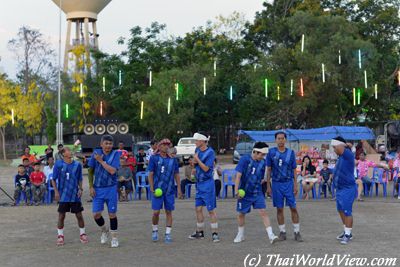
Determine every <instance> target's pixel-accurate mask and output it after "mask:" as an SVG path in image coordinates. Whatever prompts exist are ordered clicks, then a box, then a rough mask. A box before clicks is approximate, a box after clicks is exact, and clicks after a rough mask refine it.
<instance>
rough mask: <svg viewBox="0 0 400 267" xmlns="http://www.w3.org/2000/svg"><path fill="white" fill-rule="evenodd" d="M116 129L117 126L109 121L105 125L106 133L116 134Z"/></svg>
mask: <svg viewBox="0 0 400 267" xmlns="http://www.w3.org/2000/svg"><path fill="white" fill-rule="evenodd" d="M117 131H118V127H117V125H116V124H114V123H110V124H109V125H107V133H109V134H116V133H117Z"/></svg>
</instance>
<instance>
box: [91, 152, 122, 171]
mask: <svg viewBox="0 0 400 267" xmlns="http://www.w3.org/2000/svg"><path fill="white" fill-rule="evenodd" d="M94 157H95V158H96V160H97V161H98V162H99V163H100V164H101V166H103V168H104V169H105V170H106V171H107V172H108V173H109V174H111V175H114V174H115V173H116V172H117V168H114V167H113V166H111V165H108V164H107V162H105V161H104V160H103V156H102V155H99V154H96V155H95V156H94Z"/></svg>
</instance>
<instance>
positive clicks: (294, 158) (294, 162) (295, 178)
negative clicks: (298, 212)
mask: <svg viewBox="0 0 400 267" xmlns="http://www.w3.org/2000/svg"><path fill="white" fill-rule="evenodd" d="M290 161H291V162H292V169H293V193H294V194H295V195H297V177H296V170H297V164H296V157H295V155H294V151H292V156H291V160H290Z"/></svg>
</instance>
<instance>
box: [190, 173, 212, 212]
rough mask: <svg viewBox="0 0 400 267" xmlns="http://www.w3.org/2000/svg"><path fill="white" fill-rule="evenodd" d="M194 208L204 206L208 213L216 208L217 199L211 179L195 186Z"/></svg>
mask: <svg viewBox="0 0 400 267" xmlns="http://www.w3.org/2000/svg"><path fill="white" fill-rule="evenodd" d="M195 205H196V207H201V206H205V207H207V210H208V211H213V210H214V209H216V208H217V198H216V195H215V183H214V180H213V179H210V180H209V181H205V182H202V184H200V185H199V183H197V184H196V200H195Z"/></svg>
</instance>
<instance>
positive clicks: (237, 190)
mask: <svg viewBox="0 0 400 267" xmlns="http://www.w3.org/2000/svg"><path fill="white" fill-rule="evenodd" d="M241 178H242V173H240V172H236V180H235V195H236V197H239V193H238V192H239V185H240V179H241Z"/></svg>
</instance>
